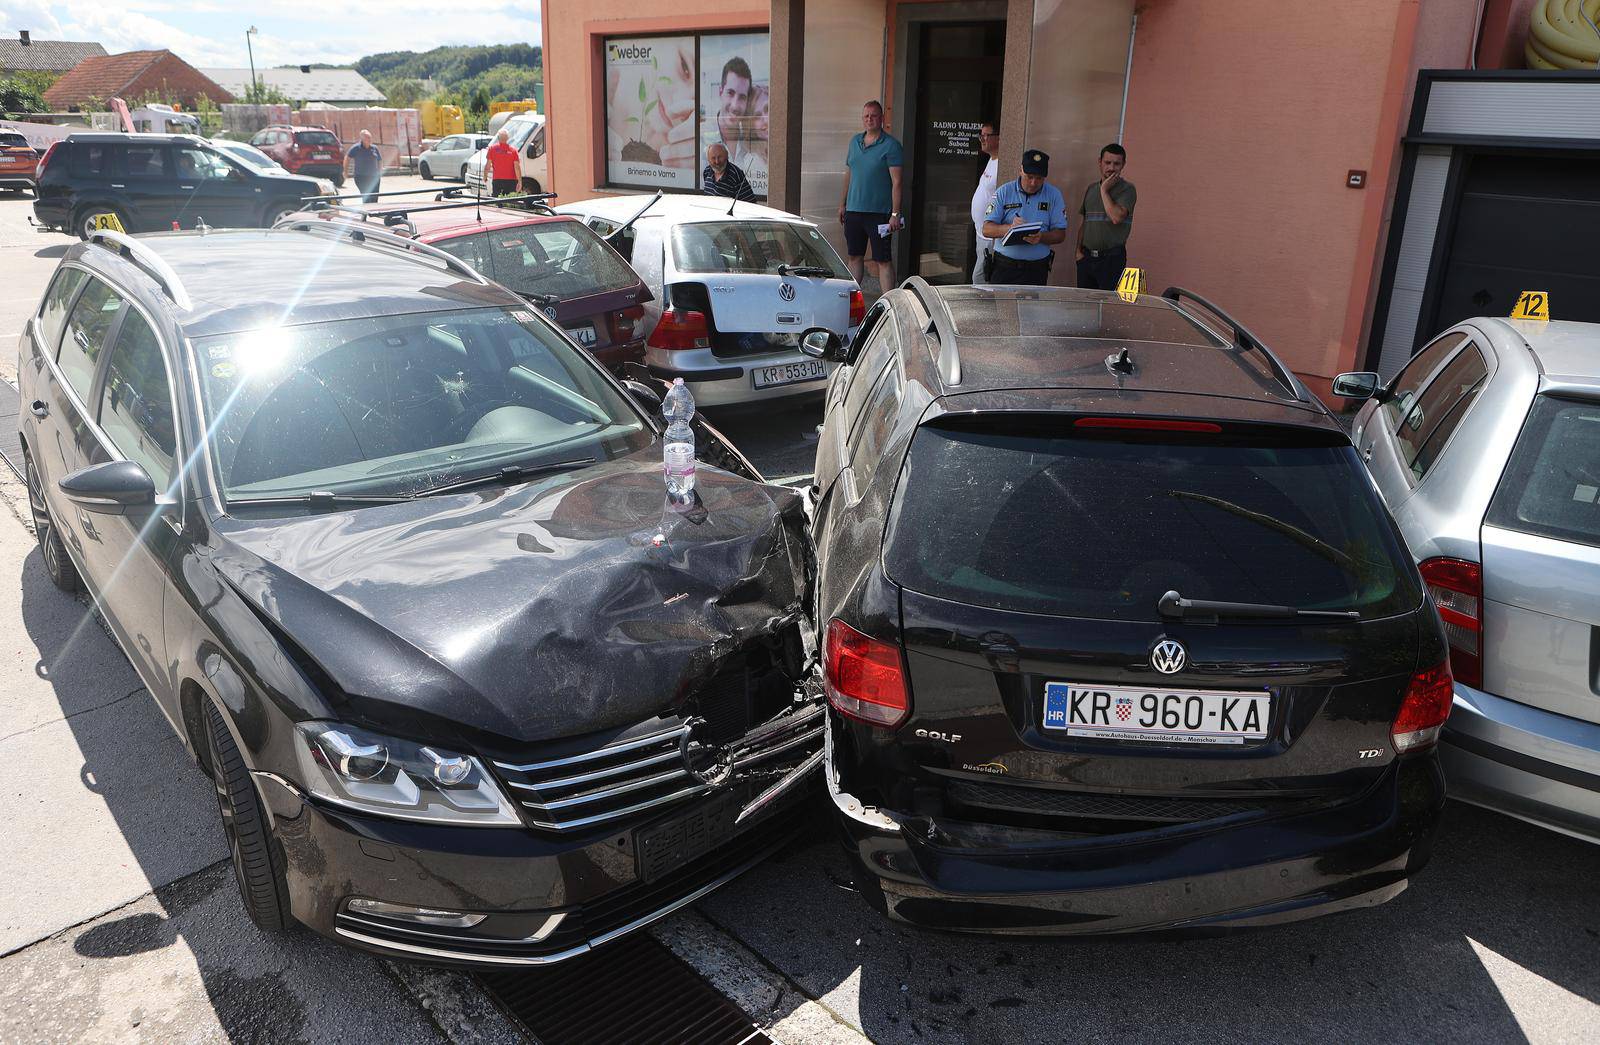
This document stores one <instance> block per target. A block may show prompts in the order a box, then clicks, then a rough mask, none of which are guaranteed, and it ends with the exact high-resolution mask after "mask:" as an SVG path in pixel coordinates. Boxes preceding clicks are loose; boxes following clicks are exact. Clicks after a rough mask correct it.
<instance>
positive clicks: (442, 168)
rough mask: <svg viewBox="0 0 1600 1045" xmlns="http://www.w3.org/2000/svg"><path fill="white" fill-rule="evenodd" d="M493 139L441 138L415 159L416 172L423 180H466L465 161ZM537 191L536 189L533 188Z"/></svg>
mask: <svg viewBox="0 0 1600 1045" xmlns="http://www.w3.org/2000/svg"><path fill="white" fill-rule="evenodd" d="M493 140H494V139H492V138H490V137H489V136H488V135H487V134H452V135H450V136H449V137H448V138H441V139H440V140H439V142H438V144H436V145H434V146H433V147H432V148H430V149H428V150H427V151H426V152H424V153H423V154H422V155H421V156H420V157H418V159H417V172H418V173H419V174H421V175H422V177H423V180H425V181H427V180H432V179H433V178H454V179H455V180H457V181H466V180H467V161H468V160H470V159H472V154H473V153H475V152H477V151H478V150H480V149H487V148H488V147H489V143H490V142H492V141H493ZM534 191H538V190H534Z"/></svg>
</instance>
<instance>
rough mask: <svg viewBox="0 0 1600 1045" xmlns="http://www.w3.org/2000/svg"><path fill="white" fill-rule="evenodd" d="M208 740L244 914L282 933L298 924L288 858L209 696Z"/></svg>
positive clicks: (262, 926)
mask: <svg viewBox="0 0 1600 1045" xmlns="http://www.w3.org/2000/svg"><path fill="white" fill-rule="evenodd" d="M206 740H207V743H208V745H209V750H210V755H211V780H212V783H214V784H215V785H216V789H217V810H218V812H219V813H220V814H221V815H222V831H223V834H224V835H226V836H227V840H228V850H229V853H230V854H231V856H232V859H233V877H234V880H235V881H236V882H238V884H239V898H240V899H241V900H242V901H243V902H244V910H245V913H246V914H248V915H249V916H250V920H251V921H252V922H254V923H255V924H256V928H258V929H261V930H262V931H263V932H283V931H285V930H286V929H289V928H291V927H292V926H293V925H294V916H293V915H292V914H290V913H289V887H288V885H287V883H285V881H284V877H283V859H282V857H280V856H279V855H278V850H277V847H276V845H275V844H274V841H273V838H272V829H271V828H270V827H268V826H267V818H266V815H265V814H264V812H263V811H262V808H261V796H260V794H258V793H257V792H256V786H255V783H254V782H253V781H252V780H251V779H250V770H249V768H248V767H247V766H245V764H244V757H243V756H242V755H240V754H239V746H238V745H237V744H235V743H234V742H233V734H232V733H229V732H228V726H227V724H226V723H225V722H224V721H223V719H222V712H221V711H219V710H218V709H217V706H216V704H214V703H212V702H211V701H210V700H207V701H206Z"/></svg>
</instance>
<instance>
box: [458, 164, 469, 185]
mask: <svg viewBox="0 0 1600 1045" xmlns="http://www.w3.org/2000/svg"><path fill="white" fill-rule="evenodd" d="M457 180H458V181H466V180H467V165H466V164H464V163H463V164H462V165H461V177H460V178H459V179H457Z"/></svg>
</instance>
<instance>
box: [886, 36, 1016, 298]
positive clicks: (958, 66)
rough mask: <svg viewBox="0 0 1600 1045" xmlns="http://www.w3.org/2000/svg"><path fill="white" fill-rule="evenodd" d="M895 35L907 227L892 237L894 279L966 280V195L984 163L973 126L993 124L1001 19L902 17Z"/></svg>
mask: <svg viewBox="0 0 1600 1045" xmlns="http://www.w3.org/2000/svg"><path fill="white" fill-rule="evenodd" d="M916 6H918V7H923V8H926V7H931V6H932V5H916ZM949 6H950V7H951V8H954V9H956V10H960V9H962V8H967V9H969V10H970V9H972V8H977V7H980V6H986V5H978V4H970V5H969V4H951V5H949ZM901 10H902V11H904V10H906V8H904V7H902V9H901ZM952 13H953V12H952ZM901 39H902V40H903V41H904V44H905V50H904V51H903V52H902V54H903V56H904V63H903V65H902V70H900V71H903V72H902V77H901V79H900V84H901V85H902V87H903V88H905V90H904V93H903V94H901V95H900V97H902V98H904V99H905V100H906V102H908V103H909V105H907V106H906V107H905V110H904V111H903V113H902V116H903V117H904V120H903V122H902V126H903V128H904V129H905V133H904V136H903V137H902V143H903V144H904V145H905V147H906V152H907V155H906V166H905V185H906V190H907V191H906V195H905V197H904V200H903V206H904V209H905V212H906V225H907V228H906V234H905V235H903V236H900V237H898V239H899V241H900V242H899V243H898V244H897V245H896V250H895V270H896V272H897V273H898V274H899V278H904V277H905V276H908V275H916V276H921V277H922V278H924V279H926V280H927V281H928V282H929V283H935V284H940V283H944V284H949V283H969V282H971V280H972V267H973V264H974V262H975V261H976V260H977V246H976V230H975V229H974V228H973V223H972V211H971V207H972V195H973V191H974V190H975V189H976V188H977V186H978V178H979V176H980V175H981V174H982V173H983V167H984V164H985V163H986V162H987V160H986V158H985V157H984V155H983V153H982V152H981V151H980V150H979V148H978V128H979V126H980V125H982V124H984V123H992V124H994V125H995V127H997V128H998V127H999V125H1000V101H1001V95H1002V93H1003V89H1004V88H1003V84H1002V79H1003V77H1004V73H1005V51H1006V23H1005V19H1004V18H970V17H969V18H966V19H949V20H937V21H935V20H927V21H923V20H915V21H909V22H907V23H906V24H905V25H904V26H903V27H902V35H901ZM897 64H900V63H897Z"/></svg>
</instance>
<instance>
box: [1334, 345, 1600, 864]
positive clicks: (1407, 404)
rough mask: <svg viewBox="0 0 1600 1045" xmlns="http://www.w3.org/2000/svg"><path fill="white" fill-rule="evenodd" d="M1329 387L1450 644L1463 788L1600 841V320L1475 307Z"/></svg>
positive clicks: (1458, 782) (1451, 755)
mask: <svg viewBox="0 0 1600 1045" xmlns="http://www.w3.org/2000/svg"><path fill="white" fill-rule="evenodd" d="M1334 392H1335V394H1338V395H1344V396H1346V397H1349V398H1358V399H1368V400H1369V401H1368V402H1367V403H1366V404H1365V405H1364V406H1362V408H1361V411H1360V413H1358V414H1357V415H1356V419H1355V424H1354V427H1353V429H1352V434H1353V436H1354V441H1355V444H1356V446H1357V447H1358V448H1359V450H1360V451H1361V453H1362V455H1363V456H1364V457H1365V458H1366V460H1367V467H1368V468H1369V469H1370V471H1371V473H1372V478H1373V480H1374V482H1375V483H1376V484H1377V486H1378V489H1379V491H1380V492H1381V493H1382V495H1383V497H1384V499H1385V500H1386V501H1387V502H1388V504H1389V508H1390V510H1391V511H1392V512H1393V514H1394V517H1395V520H1396V521H1397V522H1398V523H1399V524H1400V529H1401V531H1402V532H1403V533H1404V535H1405V538H1406V542H1407V544H1409V545H1410V548H1411V552H1412V554H1413V555H1414V556H1415V557H1416V559H1417V562H1418V566H1419V568H1420V570H1421V572H1422V576H1423V580H1424V581H1425V582H1426V583H1427V585H1428V588H1429V590H1430V592H1431V593H1432V595H1433V598H1434V601H1435V603H1436V604H1437V605H1438V607H1439V615H1440V617H1441V618H1443V620H1444V626H1445V632H1446V634H1447V636H1448V638H1449V640H1450V650H1451V654H1450V664H1451V669H1452V671H1453V673H1454V674H1455V679H1456V685H1455V706H1454V709H1453V710H1452V712H1451V715H1450V720H1449V722H1448V723H1447V724H1446V726H1445V733H1444V740H1445V744H1444V746H1443V747H1442V749H1441V751H1442V754H1443V760H1444V766H1445V772H1446V775H1447V779H1448V782H1449V788H1450V793H1451V795H1453V796H1454V797H1456V798H1460V799H1463V800H1464V801H1467V802H1472V803H1474V804H1477V805H1482V806H1487V807H1488V808H1490V809H1496V810H1499V811H1501V812H1504V813H1509V814H1511V815H1512V816H1516V817H1520V818H1522V819H1524V820H1529V821H1532V822H1534V823H1537V824H1542V825H1544V826H1546V827H1549V828H1552V829H1554V830H1557V831H1560V832H1563V833H1565V834H1569V835H1574V836H1576V837H1579V838H1583V839H1586V840H1588V841H1592V842H1600V325H1595V324H1589V323H1560V322H1551V323H1539V322H1530V321H1526V320H1517V321H1511V320H1504V319H1473V320H1468V321H1467V322H1465V323H1461V324H1459V325H1458V326H1455V327H1453V328H1451V329H1450V330H1449V331H1446V332H1445V333H1444V334H1443V335H1441V336H1440V337H1439V338H1437V339H1436V340H1434V341H1433V342H1432V343H1431V344H1429V345H1428V346H1427V347H1425V348H1424V349H1423V350H1422V351H1421V352H1419V353H1418V354H1417V355H1416V356H1415V357H1414V358H1413V359H1412V360H1411V361H1410V363H1408V364H1407V365H1406V367H1405V369H1403V370H1401V371H1400V373H1399V374H1398V375H1396V376H1395V378H1394V379H1393V380H1392V381H1390V382H1389V383H1388V385H1387V386H1386V387H1379V376H1378V375H1377V374H1370V373H1366V374H1344V375H1341V376H1340V377H1339V378H1337V379H1336V380H1335V382H1334Z"/></svg>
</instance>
